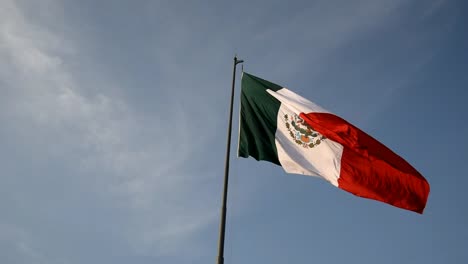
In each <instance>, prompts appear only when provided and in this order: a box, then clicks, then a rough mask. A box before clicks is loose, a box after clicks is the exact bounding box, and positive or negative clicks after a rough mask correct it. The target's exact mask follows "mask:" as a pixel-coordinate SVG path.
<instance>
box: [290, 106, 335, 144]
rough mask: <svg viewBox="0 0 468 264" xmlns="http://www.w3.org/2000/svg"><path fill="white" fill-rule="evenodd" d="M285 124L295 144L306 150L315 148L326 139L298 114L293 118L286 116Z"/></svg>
mask: <svg viewBox="0 0 468 264" xmlns="http://www.w3.org/2000/svg"><path fill="white" fill-rule="evenodd" d="M284 122H285V125H286V128H287V129H288V132H289V135H290V136H291V138H292V139H293V140H294V142H296V144H298V145H301V146H302V147H304V148H313V147H315V146H317V145H320V143H321V142H322V141H323V140H325V139H326V138H325V137H324V136H323V135H321V134H320V133H318V132H317V131H315V130H314V129H313V128H312V127H311V126H310V125H309V124H307V123H306V122H304V120H303V119H302V118H301V117H300V116H298V115H296V114H294V115H292V116H289V115H287V114H285V115H284Z"/></svg>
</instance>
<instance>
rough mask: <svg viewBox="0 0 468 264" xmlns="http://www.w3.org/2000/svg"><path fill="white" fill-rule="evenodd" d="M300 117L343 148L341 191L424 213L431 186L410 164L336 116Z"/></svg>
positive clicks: (306, 115)
mask: <svg viewBox="0 0 468 264" xmlns="http://www.w3.org/2000/svg"><path fill="white" fill-rule="evenodd" d="M300 116H301V118H302V119H304V121H305V122H307V123H308V124H309V125H310V126H311V127H312V128H313V129H314V130H316V131H317V132H319V133H321V134H322V135H324V136H325V137H326V138H329V139H330V140H333V141H335V142H338V143H340V144H341V145H343V155H342V157H341V172H340V178H339V179H338V187H339V188H341V189H343V190H346V191H348V192H350V193H352V194H355V195H357V196H360V197H364V198H369V199H374V200H378V201H382V202H385V203H388V204H391V205H394V206H396V207H399V208H403V209H407V210H411V211H415V212H418V213H421V214H422V213H423V210H424V207H425V206H426V202H427V198H428V196H429V190H430V187H429V183H428V182H427V181H426V179H425V178H424V177H423V176H422V175H421V174H420V173H419V172H418V171H417V170H416V169H415V168H413V167H412V166H411V165H410V164H409V163H408V162H407V161H405V160H404V159H403V158H401V157H400V156H398V155H397V154H395V153H394V152H393V151H391V150H390V149H389V148H387V147H386V146H385V145H383V144H382V143H380V142H379V141H377V140H376V139H374V138H372V137H371V136H369V135H368V134H366V133H365V132H363V131H362V130H360V129H359V128H357V127H355V126H353V125H352V124H350V123H348V122H347V121H346V120H344V119H342V118H340V117H338V116H336V115H333V114H329V113H309V114H304V113H301V115H300Z"/></svg>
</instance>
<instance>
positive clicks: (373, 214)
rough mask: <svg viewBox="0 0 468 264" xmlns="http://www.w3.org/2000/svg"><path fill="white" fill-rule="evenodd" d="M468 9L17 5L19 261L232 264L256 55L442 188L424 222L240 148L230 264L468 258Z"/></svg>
mask: <svg viewBox="0 0 468 264" xmlns="http://www.w3.org/2000/svg"><path fill="white" fill-rule="evenodd" d="M466 11H467V4H466V3H465V2H464V1H450V0H445V1H444V0H431V1H429V0H428V1H422V0H420V1H403V0H394V1H374V0H358V1H263V2H261V1H231V2H225V1H144V0H142V1H123V0H116V1H104V0H103V1H90V0H82V1H71V0H63V1H59V0H44V1H26V0H0V92H1V93H0V94H1V96H0V172H1V174H0V212H1V213H0V261H1V262H2V263H8V264H10V263H11V264H16V263H40V264H42V263H48V264H62V263H67V264H68V263H69V264H75V263H100V264H101V263H113V264H118V263H138V264H139V263H141V264H145V263H168V264H170V263H215V261H216V256H217V238H218V237H217V236H218V221H219V209H220V204H221V199H220V198H221V186H222V177H223V169H224V151H225V137H226V127H227V116H228V102H229V94H230V82H231V72H232V68H231V67H232V59H233V55H234V54H235V53H237V54H238V56H239V57H240V58H242V59H244V60H245V66H244V67H245V70H246V71H248V72H249V73H252V74H254V75H257V76H260V77H262V78H265V79H267V80H270V81H272V82H276V83H278V84H282V85H284V86H286V87H288V88H289V89H291V90H293V91H295V92H297V93H299V94H301V95H303V96H304V97H306V98H308V99H310V100H312V101H314V102H316V103H318V104H320V105H322V106H323V107H325V108H327V109H328V110H331V111H333V112H334V113H336V114H338V115H340V116H342V117H344V118H345V119H347V120H348V121H350V122H352V123H353V124H355V125H357V126H359V127H360V128H362V129H363V130H364V131H367V132H368V133H369V134H371V135H372V136H374V137H375V138H377V139H379V140H380V141H381V142H383V143H384V144H386V145H387V146H389V147H390V148H391V149H393V150H394V151H395V152H397V153H399V154H400V155H401V156H403V157H404V158H405V159H407V160H408V161H409V162H410V163H411V164H413V165H414V166H415V167H416V168H417V169H418V170H419V171H420V172H421V173H422V174H423V175H424V176H425V177H426V179H427V180H428V181H429V183H430V184H431V194H430V196H429V201H428V204H427V207H426V210H425V213H424V214H423V215H418V214H416V213H412V212H409V211H405V210H401V209H397V208H395V207H391V206H389V205H386V204H383V203H379V202H375V201H371V200H366V199H362V198H357V197H355V196H352V195H351V194H348V193H346V192H343V191H341V190H339V189H337V188H334V187H333V186H331V185H330V184H328V183H326V182H325V181H323V180H320V179H318V178H311V177H306V176H298V175H287V174H285V173H284V172H283V171H282V169H281V168H280V167H277V166H275V165H273V164H270V163H267V162H256V161H255V160H253V159H238V158H236V157H235V147H233V151H232V160H231V181H230V190H229V201H228V203H229V204H228V225H227V236H226V248H225V263H227V264H228V263H229V264H230V263H271V264H277V263H278V264H279V263H315V262H317V263H343V262H346V263H360V264H361V263H372V264H374V263H383V264H385V263H412V264H414V263H425V264H426V263H466V262H468V251H467V250H466V248H467V247H468V229H467V223H468V207H467V206H466V201H468V194H467V192H466V190H465V187H466V186H467V185H468V180H467V178H466V175H467V174H466V172H465V171H466V169H465V167H464V165H466V161H467V159H468V151H467V149H468V139H467V137H466V135H468V123H467V122H466V120H467V119H466V113H467V112H468V107H467V105H466V101H467V99H468V94H467V93H468V92H467V89H466V88H467V84H468V74H467V73H466V68H467V66H468V63H467V62H468V52H467V51H466V47H468V37H467V34H466V29H465V27H466V26H465V25H466V24H467V21H466V14H467V13H466ZM238 73H240V72H238ZM239 77H240V74H238V79H237V80H238V81H239V80H240V79H239ZM238 83H239V82H238ZM238 88H239V87H237V93H236V95H238V92H239V89H238ZM235 100H236V104H235V107H236V108H235V113H236V115H235V116H234V118H235V120H237V111H238V104H237V103H238V97H236V98H235ZM233 125H234V132H236V131H237V122H235V123H234V124H233ZM234 135H235V133H234ZM232 143H233V146H236V144H237V139H236V137H235V136H234V138H233V142H232Z"/></svg>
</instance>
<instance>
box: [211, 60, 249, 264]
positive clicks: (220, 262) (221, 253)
mask: <svg viewBox="0 0 468 264" xmlns="http://www.w3.org/2000/svg"><path fill="white" fill-rule="evenodd" d="M243 62H244V61H243V60H238V59H237V56H234V65H233V70H232V88H231V105H230V108H229V123H228V131H227V132H228V133H227V134H228V135H227V144H226V162H225V167H224V186H223V198H222V203H223V204H222V207H221V221H220V224H219V240H218V262H217V264H224V235H225V233H226V203H227V193H228V183H229V153H230V152H231V130H232V108H233V105H234V87H235V83H236V66H237V64H239V63H243Z"/></svg>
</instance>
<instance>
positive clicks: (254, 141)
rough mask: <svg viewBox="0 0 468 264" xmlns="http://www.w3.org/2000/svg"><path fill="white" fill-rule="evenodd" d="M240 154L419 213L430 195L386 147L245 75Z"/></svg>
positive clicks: (274, 86) (305, 102) (415, 174)
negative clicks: (321, 179)
mask: <svg viewBox="0 0 468 264" xmlns="http://www.w3.org/2000/svg"><path fill="white" fill-rule="evenodd" d="M238 154H239V156H240V157H245V158H247V157H249V156H251V157H253V158H255V159H256V160H265V161H270V162H273V163H275V164H277V165H279V166H282V167H283V169H284V170H285V171H286V172H288V173H296V174H304V175H310V176H318V177H321V178H323V179H325V180H326V181H328V182H330V183H331V184H333V185H334V186H336V187H338V188H340V189H343V190H345V191H348V192H350V193H352V194H354V195H357V196H360V197H364V198H369V199H374V200H378V201H381V202H385V203H388V204H391V205H394V206H396V207H400V208H403V209H407V210H411V211H415V212H418V213H422V212H423V210H424V207H425V206H426V201H427V198H428V195H429V189H430V187H429V184H428V182H427V181H426V179H425V178H424V177H423V176H422V175H421V174H420V173H419V172H418V171H417V170H416V169H414V168H413V167H412V166H411V165H410V164H409V163H408V162H406V161H405V160H404V159H403V158H401V157H400V156H398V155H397V154H395V153H394V152H393V151H391V150H390V149H389V148H387V147H386V146H385V145H383V144H382V143H380V142H378V141H377V140H376V139H374V138H372V137H371V136H369V135H368V134H366V133H365V132H363V131H362V130H360V129H359V128H357V127H355V126H354V125H352V124H350V123H349V122H347V121H346V120H344V119H342V118H340V117H339V116H337V115H335V114H333V113H331V112H329V111H327V110H325V109H323V108H322V107H320V106H318V105H316V104H315V103H313V102H311V101H309V100H307V99H305V98H303V97H301V96H300V95H297V94H295V93H294V92H292V91H290V90H288V89H286V88H283V87H281V86H279V85H277V84H274V83H271V82H269V81H266V80H263V79H261V78H258V77H256V76H253V75H251V74H248V73H245V72H244V73H243V76H242V93H241V115H240V131H239V149H238Z"/></svg>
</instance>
